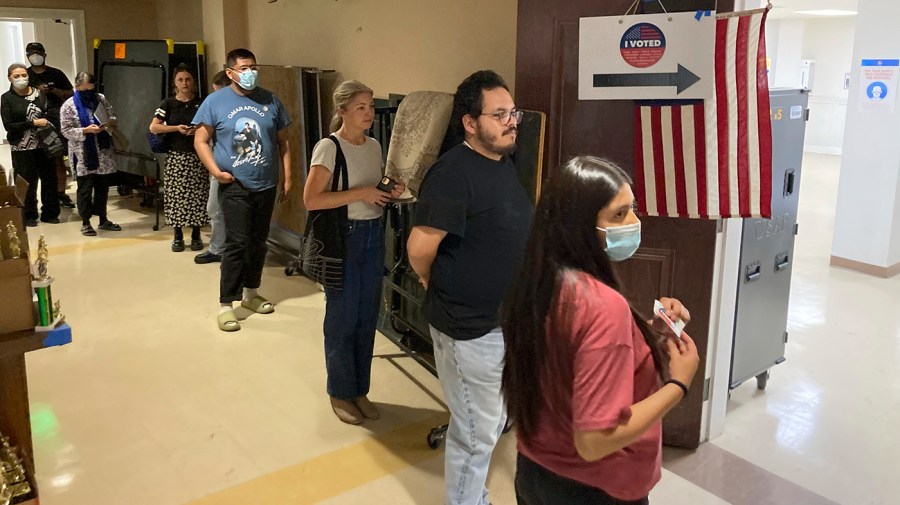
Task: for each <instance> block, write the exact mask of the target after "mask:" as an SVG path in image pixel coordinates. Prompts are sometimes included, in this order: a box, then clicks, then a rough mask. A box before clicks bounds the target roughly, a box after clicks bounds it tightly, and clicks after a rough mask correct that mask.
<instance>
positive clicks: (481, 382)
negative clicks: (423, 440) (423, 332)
mask: <svg viewBox="0 0 900 505" xmlns="http://www.w3.org/2000/svg"><path fill="white" fill-rule="evenodd" d="M429 328H430V330H431V338H432V340H433V341H434V361H435V364H436V365H437V371H438V377H439V378H440V380H441V388H442V389H443V390H444V398H445V399H446V400H447V407H448V408H449V409H450V427H449V428H448V430H447V440H446V446H447V447H446V453H445V455H444V485H445V493H446V497H445V500H446V503H447V504H449V505H487V504H488V503H489V502H488V491H487V488H486V487H485V482H486V481H487V474H488V466H489V465H490V463H491V453H493V451H494V446H495V445H496V444H497V439H499V438H500V435H501V434H502V433H503V427H504V425H505V424H506V404H505V402H504V401H503V395H502V394H501V393H500V382H501V379H502V375H503V354H504V349H505V347H504V344H503V333H502V332H501V331H500V328H497V329H494V330H492V331H491V332H490V333H488V334H486V335H484V336H483V337H480V338H476V339H474V340H454V339H453V338H451V337H449V336H447V335H446V334H444V333H441V332H440V331H438V330H436V329H435V328H434V327H429Z"/></svg>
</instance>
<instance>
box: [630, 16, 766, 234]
mask: <svg viewBox="0 0 900 505" xmlns="http://www.w3.org/2000/svg"><path fill="white" fill-rule="evenodd" d="M765 17H766V15H765V12H756V13H753V14H748V15H742V16H731V17H723V18H720V19H717V20H716V40H715V44H716V47H715V63H714V65H715V86H714V95H713V97H712V98H710V99H708V100H704V101H702V102H699V103H698V102H696V101H665V102H663V101H658V102H639V103H637V105H636V107H635V189H636V195H635V196H636V198H637V201H638V206H639V208H640V209H641V211H642V212H645V213H647V214H649V215H654V216H656V215H658V216H671V217H691V218H709V219H717V218H720V217H738V216H740V217H771V198H772V138H771V136H772V130H771V122H770V117H769V95H768V93H769V91H768V78H767V75H766V67H765V57H766V56H765V54H766V53H765V51H766V49H765Z"/></svg>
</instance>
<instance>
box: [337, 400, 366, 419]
mask: <svg viewBox="0 0 900 505" xmlns="http://www.w3.org/2000/svg"><path fill="white" fill-rule="evenodd" d="M331 410H333V411H334V415H336V416H337V418H338V419H340V420H341V421H343V422H345V423H347V424H362V422H363V418H364V417H365V416H363V414H362V412H360V411H359V409H358V408H356V405H354V404H353V402H350V401H347V400H338V399H337V398H331Z"/></svg>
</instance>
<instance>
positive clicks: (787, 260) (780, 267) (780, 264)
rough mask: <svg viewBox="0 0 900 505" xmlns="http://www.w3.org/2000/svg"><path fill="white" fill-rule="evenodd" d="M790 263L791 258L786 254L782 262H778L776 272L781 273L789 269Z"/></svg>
mask: <svg viewBox="0 0 900 505" xmlns="http://www.w3.org/2000/svg"><path fill="white" fill-rule="evenodd" d="M790 262H791V258H790V257H788V255H786V254H785V255H784V257H782V258H781V261H780V262H779V261H778V260H776V263H775V271H776V272H780V271H782V270H784V269H785V268H787V266H788V265H789V264H790Z"/></svg>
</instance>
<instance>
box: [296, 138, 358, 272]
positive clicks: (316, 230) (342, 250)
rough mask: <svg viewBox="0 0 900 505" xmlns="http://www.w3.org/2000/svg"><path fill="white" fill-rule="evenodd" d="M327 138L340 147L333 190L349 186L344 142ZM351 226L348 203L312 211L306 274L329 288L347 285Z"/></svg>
mask: <svg viewBox="0 0 900 505" xmlns="http://www.w3.org/2000/svg"><path fill="white" fill-rule="evenodd" d="M328 138H329V139H330V140H331V141H332V142H334V146H335V148H336V149H337V151H336V152H335V156H334V172H333V173H332V177H331V191H332V192H336V191H338V185H339V184H340V186H341V191H347V190H348V189H350V187H349V186H350V181H349V179H348V176H347V159H346V158H345V157H344V151H343V150H341V143H340V142H339V141H338V139H337V137H335V136H334V135H329V136H328ZM348 229H349V222H348V219H347V206H346V205H344V206H341V207H337V208H334V209H324V210H311V211H309V215H308V216H307V218H306V236H305V237H304V238H303V244H302V245H301V249H300V270H301V271H302V272H303V275H305V276H306V277H309V278H310V279H312V280H314V281H316V282H318V283H319V284H321V285H322V286H325V287H326V288H332V289H341V288H343V286H344V256H345V255H346V236H347V231H348Z"/></svg>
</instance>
